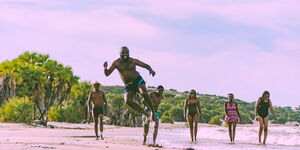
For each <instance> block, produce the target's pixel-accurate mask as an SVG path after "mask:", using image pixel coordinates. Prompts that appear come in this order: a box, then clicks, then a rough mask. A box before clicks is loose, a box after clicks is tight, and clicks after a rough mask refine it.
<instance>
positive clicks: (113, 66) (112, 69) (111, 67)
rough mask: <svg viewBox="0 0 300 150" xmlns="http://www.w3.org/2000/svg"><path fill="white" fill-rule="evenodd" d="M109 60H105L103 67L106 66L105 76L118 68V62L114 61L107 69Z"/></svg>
mask: <svg viewBox="0 0 300 150" xmlns="http://www.w3.org/2000/svg"><path fill="white" fill-rule="evenodd" d="M107 66H108V64H107V61H106V62H104V64H103V67H104V74H105V76H109V75H110V74H111V73H112V72H113V71H114V70H115V69H116V62H113V64H112V65H111V66H110V67H109V69H107Z"/></svg>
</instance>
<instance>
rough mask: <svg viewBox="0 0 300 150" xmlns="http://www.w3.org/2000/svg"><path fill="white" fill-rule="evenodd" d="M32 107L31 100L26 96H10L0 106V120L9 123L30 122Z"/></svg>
mask: <svg viewBox="0 0 300 150" xmlns="http://www.w3.org/2000/svg"><path fill="white" fill-rule="evenodd" d="M33 107H34V104H33V102H32V101H30V100H29V99H28V98H19V97H15V98H12V99H10V100H8V101H7V102H6V103H5V104H4V105H3V106H2V107H1V108H0V121H1V122H11V123H31V122H32V116H33Z"/></svg>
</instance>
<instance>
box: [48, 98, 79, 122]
mask: <svg viewBox="0 0 300 150" xmlns="http://www.w3.org/2000/svg"><path fill="white" fill-rule="evenodd" d="M74 102H75V101H71V102H70V103H67V104H65V106H64V107H62V108H59V107H54V106H52V107H50V110H49V111H48V114H47V116H48V121H58V122H69V123H80V122H82V120H83V119H84V118H83V115H82V112H80V111H79V105H76V104H75V103H74Z"/></svg>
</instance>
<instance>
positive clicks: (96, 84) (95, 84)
mask: <svg viewBox="0 0 300 150" xmlns="http://www.w3.org/2000/svg"><path fill="white" fill-rule="evenodd" d="M100 86H101V84H100V83H99V82H95V83H93V87H94V88H96V87H98V88H99V87H100Z"/></svg>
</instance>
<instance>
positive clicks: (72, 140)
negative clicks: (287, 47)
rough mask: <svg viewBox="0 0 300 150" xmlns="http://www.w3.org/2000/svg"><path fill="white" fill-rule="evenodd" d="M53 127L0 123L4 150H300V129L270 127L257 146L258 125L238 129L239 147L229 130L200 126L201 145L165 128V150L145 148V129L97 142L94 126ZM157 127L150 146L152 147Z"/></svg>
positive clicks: (181, 126)
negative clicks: (230, 138)
mask: <svg viewBox="0 0 300 150" xmlns="http://www.w3.org/2000/svg"><path fill="white" fill-rule="evenodd" d="M49 125H51V126H53V127H54V128H50V127H42V126H32V125H26V124H10V123H0V133H1V134H0V146H1V150H20V149H22V150H38V149H62V150H75V149H82V150H85V149H89V150H94V149H95V150H96V149H97V150H99V149H103V150H119V149H122V150H127V149H128V150H154V149H160V150H170V149H186V148H194V149H201V150H202V149H203V150H204V149H222V150H227V149H228V150H229V149H234V150H238V149H248V150H256V149H268V150H269V149H276V150H279V149H280V150H282V149H287V150H294V149H295V150H297V149H300V142H299V141H300V129H299V127H295V126H285V125H270V127H269V128H270V133H269V136H268V144H267V145H266V146H261V145H257V144H256V140H257V133H256V129H257V126H256V125H238V128H237V135H236V144H229V140H228V132H227V128H225V127H222V126H212V125H207V124H199V134H198V140H199V141H198V142H197V143H192V142H190V136H189V132H188V131H189V130H188V128H187V126H186V124H185V123H175V124H161V126H160V130H159V134H158V139H157V143H158V144H160V145H162V146H163V148H157V147H149V146H144V145H142V133H143V128H129V127H118V126H109V125H105V126H104V128H105V130H104V138H105V139H104V140H95V137H94V130H93V124H69V123H57V122H50V123H49ZM152 132H153V127H152V128H151V129H150V132H149V136H148V141H147V144H151V143H152Z"/></svg>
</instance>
